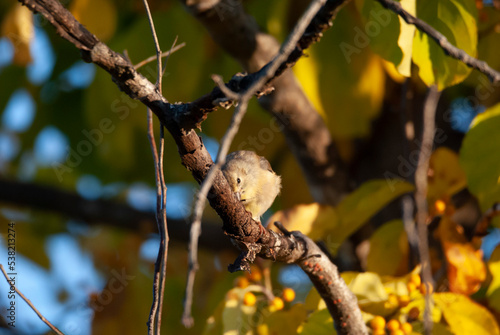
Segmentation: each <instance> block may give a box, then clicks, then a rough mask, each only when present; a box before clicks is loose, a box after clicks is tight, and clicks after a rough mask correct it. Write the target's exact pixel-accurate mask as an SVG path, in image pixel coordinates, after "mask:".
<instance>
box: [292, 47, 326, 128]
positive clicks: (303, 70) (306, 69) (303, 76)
mask: <svg viewBox="0 0 500 335" xmlns="http://www.w3.org/2000/svg"><path fill="white" fill-rule="evenodd" d="M309 53H310V57H302V58H301V59H300V60H299V61H298V62H297V64H295V66H294V67H293V72H294V73H295V76H296V77H297V79H298V80H299V82H300V84H301V85H302V88H303V90H304V93H305V94H306V95H307V97H308V98H309V100H310V101H311V103H312V104H313V106H314V108H316V110H317V111H318V113H319V114H320V115H321V116H322V117H323V119H325V120H326V118H327V116H326V114H325V110H324V108H323V104H322V103H321V97H320V91H319V74H318V66H317V63H316V58H315V57H311V54H312V51H309Z"/></svg>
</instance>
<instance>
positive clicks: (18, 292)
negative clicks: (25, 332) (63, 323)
mask: <svg viewBox="0 0 500 335" xmlns="http://www.w3.org/2000/svg"><path fill="white" fill-rule="evenodd" d="M0 270H2V272H3V275H4V277H5V279H6V280H7V283H8V284H9V285H10V287H11V288H14V290H15V291H16V293H17V294H19V296H20V297H21V298H23V300H24V301H26V303H27V304H28V305H29V306H30V307H31V309H32V310H33V311H34V312H35V313H36V315H38V317H39V318H40V320H42V321H43V322H44V323H45V324H46V325H47V326H49V327H50V329H52V330H53V331H54V332H55V333H56V334H58V335H64V333H63V332H62V331H60V330H59V329H57V327H56V326H54V325H53V324H52V323H50V322H49V320H47V319H46V318H45V317H44V316H43V315H42V313H40V312H39V311H38V309H36V307H35V306H34V305H33V304H32V303H31V301H30V300H29V299H28V298H26V296H25V295H24V294H22V292H21V291H19V290H18V289H17V287H16V286H15V285H14V284H13V283H11V282H10V280H9V275H8V274H7V272H5V269H4V268H3V265H2V264H0Z"/></svg>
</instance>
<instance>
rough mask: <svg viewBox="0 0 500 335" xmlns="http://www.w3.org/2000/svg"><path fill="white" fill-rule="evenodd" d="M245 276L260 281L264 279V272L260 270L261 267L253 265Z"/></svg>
mask: <svg viewBox="0 0 500 335" xmlns="http://www.w3.org/2000/svg"><path fill="white" fill-rule="evenodd" d="M245 276H246V277H247V278H248V280H250V281H253V282H258V281H261V280H262V272H261V271H260V269H259V267H257V266H255V265H252V266H251V267H250V273H248V272H246V273H245Z"/></svg>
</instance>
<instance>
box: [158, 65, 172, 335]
mask: <svg viewBox="0 0 500 335" xmlns="http://www.w3.org/2000/svg"><path fill="white" fill-rule="evenodd" d="M160 76H161V75H160ZM164 152H165V128H164V127H163V125H160V157H159V160H158V165H157V169H158V172H159V174H160V185H159V186H157V187H158V188H159V189H160V191H161V200H162V203H161V208H160V209H161V210H160V213H159V216H160V218H159V221H160V222H161V229H160V232H161V241H160V243H161V244H163V255H162V260H163V261H162V263H161V264H162V267H161V281H160V297H159V302H160V304H159V307H158V318H157V323H156V330H157V333H158V334H160V327H161V314H162V310H163V294H164V292H165V278H166V276H167V260H168V243H169V241H170V237H169V235H168V226H167V186H166V185H165V176H164V174H163V155H164Z"/></svg>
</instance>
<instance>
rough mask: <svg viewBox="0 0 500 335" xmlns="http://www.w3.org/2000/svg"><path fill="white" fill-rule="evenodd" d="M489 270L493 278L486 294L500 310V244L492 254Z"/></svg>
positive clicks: (494, 306) (491, 304)
mask: <svg viewBox="0 0 500 335" xmlns="http://www.w3.org/2000/svg"><path fill="white" fill-rule="evenodd" d="M488 270H490V273H491V276H492V277H493V279H492V280H491V283H490V285H489V286H488V291H487V292H486V296H487V297H488V302H489V305H490V306H491V307H493V308H494V309H496V310H497V311H498V312H500V245H498V246H497V247H496V248H495V250H494V251H493V253H492V254H491V257H490V260H489V261H488Z"/></svg>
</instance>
